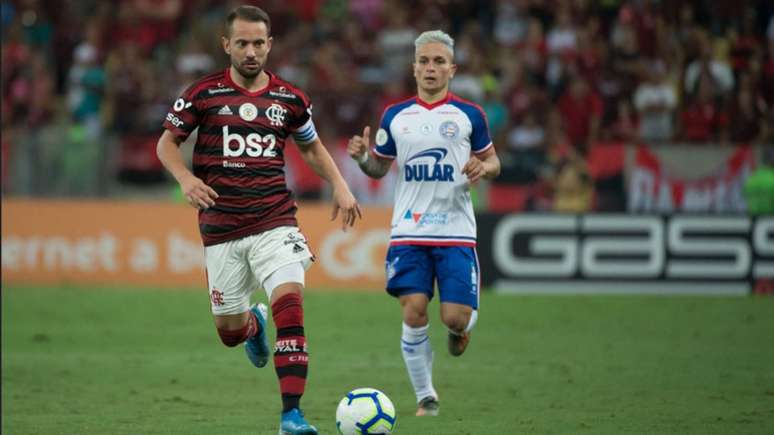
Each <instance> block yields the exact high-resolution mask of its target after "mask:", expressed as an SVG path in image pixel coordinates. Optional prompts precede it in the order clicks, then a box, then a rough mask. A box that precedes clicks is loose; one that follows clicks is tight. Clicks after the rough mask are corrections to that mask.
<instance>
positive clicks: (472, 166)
mask: <svg viewBox="0 0 774 435" xmlns="http://www.w3.org/2000/svg"><path fill="white" fill-rule="evenodd" d="M462 173H463V174H465V175H467V177H468V181H469V182H470V184H476V182H478V180H480V179H481V177H483V176H485V175H486V168H485V167H484V162H482V161H481V160H479V159H478V158H477V157H476V156H473V157H471V158H470V160H468V162H467V163H465V166H463V167H462Z"/></svg>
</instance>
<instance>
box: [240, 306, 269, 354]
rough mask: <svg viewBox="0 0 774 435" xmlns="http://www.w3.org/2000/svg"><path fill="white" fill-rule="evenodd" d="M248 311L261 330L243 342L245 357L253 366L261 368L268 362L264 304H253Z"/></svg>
mask: <svg viewBox="0 0 774 435" xmlns="http://www.w3.org/2000/svg"><path fill="white" fill-rule="evenodd" d="M250 311H251V312H252V313H253V314H255V318H256V319H258V324H259V325H260V326H261V332H259V333H257V334H255V335H253V336H252V337H250V338H248V339H247V341H246V342H245V353H247V358H249V359H250V362H251V363H253V365H254V366H256V367H258V368H261V367H263V366H265V365H266V363H267V362H269V340H268V339H267V338H266V312H267V309H266V305H264V304H255V305H253V306H252V307H250Z"/></svg>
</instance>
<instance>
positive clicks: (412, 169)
mask: <svg viewBox="0 0 774 435" xmlns="http://www.w3.org/2000/svg"><path fill="white" fill-rule="evenodd" d="M447 153H448V150H446V149H444V148H430V149H429V150H425V151H422V152H420V153H417V154H414V155H413V156H411V157H410V158H409V159H408V160H407V161H406V171H405V173H406V181H454V166H452V165H442V164H440V161H441V160H443V159H444V158H445V157H446V154H447ZM411 162H415V163H411Z"/></svg>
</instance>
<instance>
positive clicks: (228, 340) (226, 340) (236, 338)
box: [218, 311, 260, 347]
mask: <svg viewBox="0 0 774 435" xmlns="http://www.w3.org/2000/svg"><path fill="white" fill-rule="evenodd" d="M248 314H249V315H248V317H247V323H246V324H245V326H243V327H242V328H241V329H235V330H232V331H229V330H226V329H218V335H219V336H220V341H222V342H223V344H225V345H226V346H228V347H234V346H236V345H238V344H240V343H243V342H244V341H245V340H247V339H248V338H250V337H252V336H253V335H255V334H257V333H258V332H260V326H259V323H258V319H256V318H255V314H253V313H252V312H251V311H248Z"/></svg>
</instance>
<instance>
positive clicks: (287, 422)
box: [279, 408, 317, 435]
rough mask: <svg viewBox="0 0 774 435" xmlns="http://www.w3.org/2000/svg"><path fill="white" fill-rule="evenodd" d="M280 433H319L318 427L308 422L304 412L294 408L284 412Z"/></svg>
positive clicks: (288, 434) (287, 434)
mask: <svg viewBox="0 0 774 435" xmlns="http://www.w3.org/2000/svg"><path fill="white" fill-rule="evenodd" d="M279 435H317V428H315V427H314V426H312V425H311V424H309V423H307V422H306V420H305V419H304V413H303V412H301V411H300V410H299V409H298V408H293V409H291V410H290V411H288V412H283V413H282V416H281V417H280V429H279Z"/></svg>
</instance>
